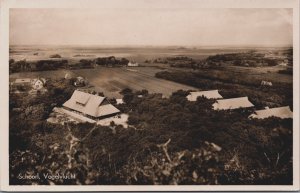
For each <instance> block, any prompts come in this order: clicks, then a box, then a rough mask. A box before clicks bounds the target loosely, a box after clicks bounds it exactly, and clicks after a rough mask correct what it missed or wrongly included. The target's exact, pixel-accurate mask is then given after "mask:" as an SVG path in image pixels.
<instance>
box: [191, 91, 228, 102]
mask: <svg viewBox="0 0 300 193" xmlns="http://www.w3.org/2000/svg"><path fill="white" fill-rule="evenodd" d="M201 96H203V97H205V98H208V99H219V98H223V97H222V96H221V95H220V94H219V91H218V90H208V91H196V92H190V94H189V95H188V96H186V98H187V99H188V100H189V101H197V98H198V97H201Z"/></svg>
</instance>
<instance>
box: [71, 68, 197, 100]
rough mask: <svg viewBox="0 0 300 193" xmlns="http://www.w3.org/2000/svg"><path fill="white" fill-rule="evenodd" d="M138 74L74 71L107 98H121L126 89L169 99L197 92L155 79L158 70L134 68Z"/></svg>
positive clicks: (123, 70)
mask: <svg viewBox="0 0 300 193" xmlns="http://www.w3.org/2000/svg"><path fill="white" fill-rule="evenodd" d="M134 69H135V70H137V71H136V72H133V71H129V70H127V68H103V67H98V68H96V69H93V70H90V69H80V70H74V71H72V72H73V73H75V74H76V75H78V76H83V77H87V78H88V80H89V82H90V84H91V85H93V86H95V88H93V89H94V90H96V91H98V92H103V93H104V94H105V96H107V97H115V98H118V97H121V95H120V94H119V92H120V91H121V90H122V89H124V88H130V89H132V90H143V89H146V90H148V91H149V93H162V94H163V95H164V96H166V97H168V96H170V95H171V94H172V93H173V92H175V91H177V90H180V89H183V90H195V89H196V88H194V87H191V86H186V85H183V84H179V83H175V82H171V81H167V80H161V79H158V78H155V77H154V75H155V73H156V72H159V71H161V70H160V69H158V68H151V67H147V68H145V67H140V68H134Z"/></svg>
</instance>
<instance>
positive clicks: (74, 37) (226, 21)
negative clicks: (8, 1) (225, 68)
mask: <svg viewBox="0 0 300 193" xmlns="http://www.w3.org/2000/svg"><path fill="white" fill-rule="evenodd" d="M292 27H293V26H292V9H223V8H222V9H221V8H218V9H197V8H195V7H190V8H187V6H184V8H180V6H179V7H178V6H177V7H172V6H170V7H168V8H157V7H151V6H150V7H147V6H146V5H145V6H143V5H141V6H140V8H138V9H137V8H132V9H131V8H128V7H127V8H125V9H120V8H116V9H113V8H109V9H108V8H105V9H101V8H97V9H11V10H10V44H14V45H18V44H22V45H23V44H54V45H67V44H76V45H153V46H155V45H158V46H164V45H179V46H218V45H231V46H244V45H250V46H251V45H261V46H274V45H292V41H293V40H292Z"/></svg>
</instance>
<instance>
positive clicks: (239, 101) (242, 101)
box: [213, 97, 254, 110]
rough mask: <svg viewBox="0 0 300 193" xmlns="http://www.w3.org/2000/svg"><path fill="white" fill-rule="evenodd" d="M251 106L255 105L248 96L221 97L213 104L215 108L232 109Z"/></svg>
mask: <svg viewBox="0 0 300 193" xmlns="http://www.w3.org/2000/svg"><path fill="white" fill-rule="evenodd" d="M249 107H254V105H253V104H252V103H251V102H250V101H249V100H248V97H239V98H231V99H221V100H217V101H216V102H215V103H214V104H213V109H214V110H230V109H239V108H249Z"/></svg>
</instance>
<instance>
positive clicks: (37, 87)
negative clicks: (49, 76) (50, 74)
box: [31, 78, 46, 90]
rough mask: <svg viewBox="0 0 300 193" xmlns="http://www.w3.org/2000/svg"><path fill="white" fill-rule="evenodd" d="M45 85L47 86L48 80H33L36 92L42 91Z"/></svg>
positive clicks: (32, 83)
mask: <svg viewBox="0 0 300 193" xmlns="http://www.w3.org/2000/svg"><path fill="white" fill-rule="evenodd" d="M45 84H46V79H44V78H36V79H32V80H31V85H32V87H33V89H35V90H40V89H42V88H44V86H45Z"/></svg>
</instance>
